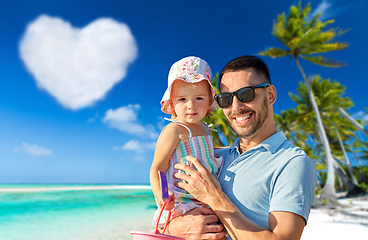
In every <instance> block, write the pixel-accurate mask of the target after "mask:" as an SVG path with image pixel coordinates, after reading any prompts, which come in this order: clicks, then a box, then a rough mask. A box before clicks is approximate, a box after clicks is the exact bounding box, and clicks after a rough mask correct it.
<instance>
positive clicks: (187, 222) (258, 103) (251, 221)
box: [168, 56, 317, 240]
mask: <svg viewBox="0 0 368 240" xmlns="http://www.w3.org/2000/svg"><path fill="white" fill-rule="evenodd" d="M220 88H221V94H219V95H217V96H216V98H215V99H216V101H217V103H218V104H219V106H220V107H222V108H223V112H224V114H225V116H226V118H227V120H228V121H229V123H230V125H231V127H232V128H233V130H234V132H235V133H236V134H237V135H238V136H239V139H238V140H236V141H235V142H234V144H233V145H232V146H231V147H230V148H225V149H220V150H218V151H217V153H218V154H219V155H220V156H223V157H224V161H225V164H224V166H223V168H222V170H221V173H220V176H219V181H217V180H216V179H214V177H213V176H212V175H211V174H209V173H208V172H207V170H206V169H205V168H204V167H203V166H202V165H201V164H200V162H199V161H198V160H197V159H195V158H193V157H188V158H187V159H188V160H189V161H191V162H192V163H193V164H194V166H195V168H196V169H197V170H195V169H193V168H191V167H189V166H187V165H183V164H177V165H176V168H177V169H180V170H183V171H185V172H186V173H187V174H188V175H187V174H185V173H176V174H175V177H176V178H178V179H181V180H185V181H178V182H177V186H179V187H181V188H183V189H185V190H187V191H188V192H189V193H190V194H192V195H193V197H195V198H196V199H197V200H199V201H201V202H203V203H205V204H207V205H208V206H209V207H210V208H211V209H212V210H211V209H207V208H196V209H194V210H192V211H191V212H188V213H187V214H185V215H183V216H181V217H178V218H175V219H173V220H172V221H171V222H170V224H169V228H168V229H169V233H170V234H172V235H177V236H180V237H183V238H186V239H223V238H224V237H225V232H224V231H223V226H224V227H225V228H226V230H227V232H228V234H229V235H230V237H231V238H232V239H268V240H271V239H300V237H301V234H302V232H303V229H304V226H305V225H306V222H307V219H308V215H309V212H310V208H311V204H312V202H313V198H314V189H315V186H316V182H317V177H316V168H315V165H314V163H313V161H312V160H311V159H310V158H309V157H308V156H307V155H306V154H305V153H304V152H303V151H302V150H300V149H299V148H298V147H296V146H294V145H293V144H292V143H291V142H289V141H287V140H286V137H285V135H284V134H283V133H282V132H277V131H276V127H275V122H274V117H273V108H272V106H273V104H274V103H275V101H276V96H277V94H276V88H275V87H274V86H273V85H271V80H270V76H269V72H268V68H267V66H266V64H265V63H264V62H263V61H262V60H261V59H259V58H257V57H254V56H243V57H239V58H236V59H234V60H232V61H230V62H229V63H228V64H227V65H226V66H225V67H224V69H223V70H222V72H221V74H220ZM219 183H220V184H219ZM220 185H221V186H220ZM214 214H215V215H216V216H215V215H214ZM218 220H220V221H221V223H222V224H223V225H221V224H218V225H216V224H214V223H215V222H217V221H218Z"/></svg>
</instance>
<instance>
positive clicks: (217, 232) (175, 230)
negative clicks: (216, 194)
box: [168, 207, 226, 240]
mask: <svg viewBox="0 0 368 240" xmlns="http://www.w3.org/2000/svg"><path fill="white" fill-rule="evenodd" d="M216 222H218V218H217V216H216V215H215V213H214V212H213V211H212V210H211V209H209V208H206V207H197V208H195V209H193V210H191V211H189V212H187V213H186V214H184V215H182V216H179V217H177V218H174V219H172V220H171V221H170V223H169V225H168V234H170V235H174V236H177V237H182V238H185V239H193V240H198V239H225V237H226V231H225V230H224V226H223V225H222V224H218V225H215V223H216Z"/></svg>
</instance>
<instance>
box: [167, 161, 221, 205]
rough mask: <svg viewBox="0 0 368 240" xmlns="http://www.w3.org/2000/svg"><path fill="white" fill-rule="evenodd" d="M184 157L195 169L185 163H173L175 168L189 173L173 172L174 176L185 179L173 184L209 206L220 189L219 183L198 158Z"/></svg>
mask: <svg viewBox="0 0 368 240" xmlns="http://www.w3.org/2000/svg"><path fill="white" fill-rule="evenodd" d="M186 159H187V160H188V161H190V162H191V163H193V165H194V166H195V167H196V168H197V170H195V169H194V168H192V167H190V166H188V165H185V164H175V166H174V167H175V168H176V169H179V170H183V171H185V172H186V173H187V174H189V175H187V174H185V173H175V174H174V176H175V177H176V178H178V179H181V180H185V181H186V182H183V181H180V182H175V185H176V186H177V187H180V188H183V189H184V190H186V191H188V192H189V193H190V194H191V195H192V196H193V197H194V198H195V199H197V200H198V201H201V202H203V203H205V204H208V205H209V206H211V204H210V203H211V200H214V199H215V198H216V197H218V195H216V194H217V193H219V192H221V191H222V190H221V186H220V183H219V182H218V181H217V179H216V178H215V177H214V176H213V175H212V174H211V173H210V172H209V171H208V170H207V169H206V168H205V167H204V166H203V165H202V163H201V162H200V161H199V160H198V159H196V158H195V157H192V156H187V157H186Z"/></svg>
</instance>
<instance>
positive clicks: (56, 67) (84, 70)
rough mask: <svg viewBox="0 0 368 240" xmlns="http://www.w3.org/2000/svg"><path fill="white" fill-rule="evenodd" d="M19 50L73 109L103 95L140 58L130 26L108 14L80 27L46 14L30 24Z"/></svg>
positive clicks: (38, 79) (37, 76)
mask: <svg viewBox="0 0 368 240" xmlns="http://www.w3.org/2000/svg"><path fill="white" fill-rule="evenodd" d="M19 49H20V56H21V58H22V60H23V61H24V63H25V65H26V67H27V69H28V71H29V72H30V73H31V74H32V75H33V76H34V78H35V79H36V82H37V85H38V87H39V88H41V89H45V90H46V91H47V92H49V93H50V94H51V95H52V96H54V97H55V98H56V99H57V101H58V102H59V103H61V104H62V105H63V106H64V107H65V108H69V109H73V110H77V109H80V108H83V107H86V106H90V105H92V104H94V103H95V102H96V101H97V100H99V99H102V98H104V96H105V94H106V93H107V92H108V91H109V90H110V89H111V88H112V87H113V86H114V84H116V83H117V82H119V81H120V80H122V79H123V78H124V77H125V75H126V71H127V68H128V65H129V64H130V63H132V62H133V61H134V60H135V59H136V57H137V46H136V43H135V39H134V37H133V35H132V34H131V32H130V30H129V27H128V26H127V25H125V24H122V23H119V22H117V21H115V20H113V19H110V18H100V19H97V20H96V21H94V22H92V23H90V24H89V25H88V26H86V27H84V28H83V29H78V28H73V26H71V25H70V23H68V22H65V21H63V20H62V19H60V18H54V17H49V16H45V15H42V16H40V17H38V18H37V19H36V20H35V21H33V22H32V23H30V24H29V25H28V27H27V30H26V32H25V34H24V36H23V39H22V40H21V42H20V47H19Z"/></svg>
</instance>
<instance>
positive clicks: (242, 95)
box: [237, 88, 254, 103]
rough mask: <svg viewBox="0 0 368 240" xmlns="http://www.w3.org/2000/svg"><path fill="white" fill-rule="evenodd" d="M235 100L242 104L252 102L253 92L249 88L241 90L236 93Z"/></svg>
mask: <svg viewBox="0 0 368 240" xmlns="http://www.w3.org/2000/svg"><path fill="white" fill-rule="evenodd" d="M237 98H238V99H239V101H241V102H243V103H247V102H251V101H253V100H254V91H253V89H251V88H242V89H239V91H238V92H237Z"/></svg>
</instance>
